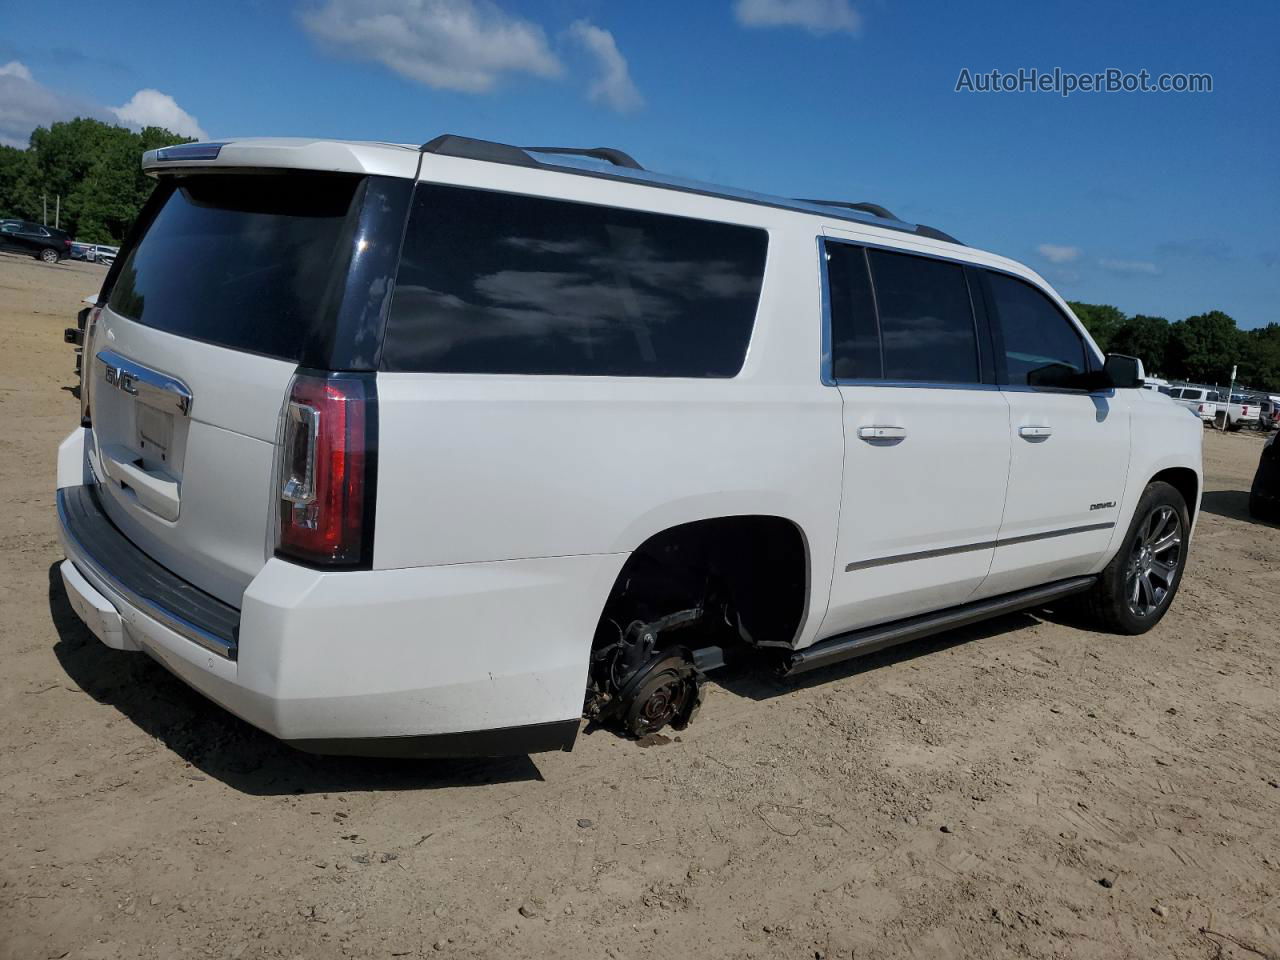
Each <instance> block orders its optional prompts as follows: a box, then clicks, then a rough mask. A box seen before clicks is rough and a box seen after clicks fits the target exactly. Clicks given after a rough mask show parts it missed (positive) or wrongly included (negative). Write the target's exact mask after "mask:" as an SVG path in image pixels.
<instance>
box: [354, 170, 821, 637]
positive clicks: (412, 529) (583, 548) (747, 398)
mask: <svg viewBox="0 0 1280 960" xmlns="http://www.w3.org/2000/svg"><path fill="white" fill-rule="evenodd" d="M475 166H485V165H475V164H472V165H470V167H471V168H474V167H475ZM460 169H462V170H465V169H466V168H465V167H464V168H460ZM511 176H512V177H513V178H514V179H517V180H520V181H521V183H519V184H513V187H512V188H514V187H515V186H524V185H525V184H524V183H523V181H524V180H525V179H527V178H534V179H535V180H536V178H537V176H543V177H545V176H547V174H545V173H542V172H540V171H524V170H514V171H513V172H512V174H511ZM560 180H561V181H565V180H567V181H569V182H568V183H567V184H564V183H557V184H556V186H557V189H558V190H559V195H561V196H569V197H570V198H571V199H572V198H573V197H572V196H571V194H572V193H573V192H575V191H577V192H581V193H582V194H584V196H582V197H580V198H579V199H593V197H592V196H590V195H591V194H592V193H593V192H599V191H600V190H601V189H602V186H601V184H600V183H598V182H597V181H593V180H590V179H589V178H577V177H575V178H560ZM490 187H491V188H492V184H490ZM524 192H535V191H534V190H533V189H526V190H525V191H524ZM654 193H655V192H654V191H648V190H644V189H643V188H635V187H629V186H624V185H619V184H612V185H609V186H608V192H607V197H608V199H609V202H611V203H614V204H616V205H627V201H628V200H629V199H630V200H632V201H633V202H634V205H635V206H637V207H644V208H646V209H654V210H663V212H669V213H675V214H678V215H683V216H701V217H703V218H704V219H711V220H722V221H724V222H747V221H743V220H742V219H740V218H741V216H742V214H741V211H742V209H743V208H742V207H741V205H734V204H725V203H724V202H723V201H717V200H714V199H711V198H703V197H694V196H685V195H681V194H676V193H672V192H670V191H666V192H664V193H663V194H661V195H660V196H659V197H657V198H656V199H655V197H654ZM601 199H603V196H602V197H601ZM663 203H666V204H670V206H669V207H666V208H664V207H663V206H662V204H663ZM735 213H736V214H737V218H735ZM770 220H772V221H773V222H767V221H770ZM750 222H751V223H752V224H753V225H759V226H764V227H765V228H766V229H768V230H769V233H770V242H769V251H768V259H767V266H766V272H765V281H764V285H763V288H762V291H761V300H760V306H759V310H758V313H757V318H756V324H755V328H754V331H753V335H752V339H751V343H750V346H749V349H748V353H747V358H746V362H745V364H744V366H743V368H742V370H741V372H740V373H739V374H738V376H736V377H734V378H730V379H690V378H661V379H660V378H616V377H547V376H528V377H523V376H498V375H458V374H448V375H440V374H412V373H382V374H379V376H378V396H379V411H380V412H379V432H380V450H379V467H378V501H377V520H376V532H375V541H374V542H375V547H374V566H375V567H376V568H379V569H384V568H398V567H411V566H427V565H437V564H456V563H473V562H477V561H489V560H505V559H517V558H531V557H554V556H571V555H580V554H621V553H626V552H629V551H632V550H634V549H635V548H636V547H638V546H639V545H640V544H641V543H643V542H644V541H645V540H646V539H648V538H649V537H651V536H653V535H654V534H656V533H659V532H661V531H662V530H665V529H667V528H669V527H672V526H675V525H677V524H681V523H688V522H691V521H695V520H702V519H707V518H711V517H721V516H733V515H746V514H765V515H772V516H780V517H783V518H785V519H788V520H791V521H792V522H794V523H795V524H796V525H797V526H798V527H799V528H800V530H801V532H802V534H803V536H804V538H805V541H806V548H807V553H808V563H809V571H808V573H809V603H808V614H807V616H806V621H805V626H804V627H803V628H802V630H801V632H800V635H799V636H798V637H797V638H795V641H796V642H797V643H798V644H800V645H803V644H804V643H807V642H808V641H809V640H810V639H812V634H813V633H814V632H815V631H816V628H817V625H818V623H819V622H820V621H821V618H822V615H823V613H825V611H826V604H827V598H828V595H829V591H830V583H831V564H832V557H833V553H834V549H835V532H836V526H837V517H838V512H839V508H840V492H841V475H842V469H843V435H842V427H841V407H840V398H839V394H838V392H837V391H835V390H834V389H831V388H828V387H824V386H822V384H821V380H820V358H821V350H822V343H821V325H820V304H819V283H818V268H817V263H816V257H815V256H814V249H815V248H814V235H815V231H814V230H813V228H812V226H811V225H808V224H806V223H804V222H803V221H801V220H800V218H796V217H788V216H787V215H785V214H781V213H780V214H777V215H776V216H772V215H771V212H769V211H765V212H763V214H762V215H761V216H760V218H759V219H758V220H753V221H750ZM606 592H607V591H606ZM598 600H599V603H600V605H601V606H603V603H604V600H605V595H604V594H601V596H600V597H599V598H598ZM788 639H791V638H788Z"/></svg>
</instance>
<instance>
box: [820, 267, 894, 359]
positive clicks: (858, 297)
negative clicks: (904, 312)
mask: <svg viewBox="0 0 1280 960" xmlns="http://www.w3.org/2000/svg"><path fill="white" fill-rule="evenodd" d="M826 260H827V294H828V297H829V298H830V304H831V372H832V373H833V374H834V375H835V377H836V379H837V380H849V379H853V378H855V377H864V378H865V377H870V378H873V379H879V378H880V376H881V375H882V373H881V365H880V331H879V329H878V327H877V326H876V302H875V298H874V297H873V296H872V295H871V275H870V274H869V273H868V272H867V254H866V251H865V250H864V249H863V248H862V247H855V246H853V245H852V244H848V243H828V244H827V245H826Z"/></svg>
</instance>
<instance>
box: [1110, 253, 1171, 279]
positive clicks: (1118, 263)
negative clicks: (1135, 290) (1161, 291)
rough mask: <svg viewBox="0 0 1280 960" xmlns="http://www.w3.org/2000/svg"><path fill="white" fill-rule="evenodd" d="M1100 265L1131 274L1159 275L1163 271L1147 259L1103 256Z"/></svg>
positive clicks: (1113, 271) (1115, 271)
mask: <svg viewBox="0 0 1280 960" xmlns="http://www.w3.org/2000/svg"><path fill="white" fill-rule="evenodd" d="M1098 266H1100V267H1101V268H1102V269H1103V270H1107V271H1109V272H1111V273H1124V274H1129V275H1130V276H1137V275H1142V276H1148V277H1158V276H1160V274H1161V272H1162V271H1161V270H1160V268H1159V267H1157V266H1156V265H1155V264H1154V263H1150V262H1148V261H1146V260H1113V259H1111V258H1110V257H1102V258H1101V259H1099V260H1098Z"/></svg>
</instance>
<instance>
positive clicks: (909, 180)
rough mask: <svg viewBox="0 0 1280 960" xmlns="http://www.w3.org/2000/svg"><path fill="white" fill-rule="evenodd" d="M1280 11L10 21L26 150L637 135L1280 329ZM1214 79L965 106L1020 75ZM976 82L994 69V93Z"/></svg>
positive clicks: (427, 8)
mask: <svg viewBox="0 0 1280 960" xmlns="http://www.w3.org/2000/svg"><path fill="white" fill-rule="evenodd" d="M1277 50H1280V4H1276V3H1274V2H1269V3H1263V2H1256V3H1255V2H1239V3H1232V4H1222V5H1214V4H1205V3H1203V2H1161V3H1132V4H1130V3H1115V2H1114V0H1110V2H1093V0H1073V2H1069V3H1068V2H1053V0H1048V2H1043V3H1034V4H1032V3H1026V2H991V3H983V4H980V5H974V4H956V3H942V2H936V3H935V2H919V3H902V2H894V0H866V2H862V0H698V2H691V0H683V2H677V0H670V2H668V0H644V2H632V0H613V2H608V0H540V2H535V0H525V2H516V0H219V2H218V3H189V4H187V3H180V2H179V3H174V2H173V0H166V2H163V3H160V2H151V0H115V2H111V3H102V2H100V0H99V2H88V0H64V2H62V3H60V4H58V5H56V7H49V6H48V5H47V4H45V5H41V4H29V3H16V2H6V3H3V4H0V142H2V143H10V144H17V145H24V144H25V140H26V137H27V135H28V134H29V131H30V129H31V128H32V127H34V126H35V125H36V124H48V123H50V122H53V121H56V120H61V119H67V118H68V117H71V116H77V115H81V116H98V117H101V118H103V119H106V120H109V121H111V122H116V123H122V124H125V125H131V126H135V127H136V126H140V125H145V124H150V123H157V124H160V125H164V126H168V127H169V128H170V129H172V130H174V131H175V132H179V133H184V134H188V135H192V136H197V137H201V138H206V137H207V138H212V139H225V138H230V137H237V136H317V137H335V138H343V139H357V140H362V139H370V140H389V141H395V142H407V143H421V142H425V141H426V140H429V139H431V138H432V137H434V136H436V135H437V134H440V133H455V134H462V135H466V136H474V137H481V138H484V139H489V140H499V141H503V142H507V143H515V144H532V145H539V146H546V145H555V144H571V145H576V146H583V145H585V146H599V145H605V146H613V147H618V148H621V149H623V150H625V151H627V152H628V153H630V154H632V155H633V156H635V157H636V158H637V159H638V160H639V161H640V162H641V163H642V164H644V165H645V166H646V167H648V168H650V169H654V170H660V171H663V172H667V173H674V174H678V175H681V176H685V177H691V178H694V179H699V180H708V181H713V182H719V183H724V184H729V185H732V186H737V187H745V188H748V189H752V190H757V191H761V192H767V193H775V194H781V195H785V196H803V197H822V198H829V199H843V200H855V201H858V200H870V201H874V202H876V203H880V204H882V205H884V206H886V207H888V208H889V209H890V210H892V211H893V212H894V213H895V214H897V215H898V216H899V217H901V218H902V219H904V220H907V221H910V222H924V223H928V224H931V225H933V226H935V227H938V228H939V229H942V230H945V231H946V232H948V233H950V234H952V235H954V236H956V237H958V238H960V239H961V240H962V241H964V242H965V243H968V244H970V245H972V246H975V247H980V248H982V249H986V250H991V251H994V252H996V253H1000V254H1003V255H1005V256H1008V257H1012V258H1013V259H1016V260H1020V261H1022V262H1024V263H1026V264H1028V265H1029V266H1031V267H1033V268H1034V269H1036V270H1038V271H1039V272H1040V273H1041V274H1043V275H1044V276H1045V277H1046V278H1047V279H1048V280H1049V281H1050V282H1051V283H1052V284H1053V285H1054V286H1055V287H1056V288H1057V289H1058V291H1059V292H1060V293H1062V295H1063V296H1065V297H1067V298H1068V299H1073V300H1084V301H1087V302H1091V303H1110V304H1114V305H1115V306H1118V307H1119V308H1120V309H1121V310H1123V311H1125V312H1126V313H1129V314H1135V313H1145V314H1152V315H1157V316H1164V317H1167V318H1168V319H1170V320H1178V319H1181V318H1183V317H1186V316H1189V315H1192V314H1196V313H1202V312H1204V311H1207V310H1211V309H1221V310H1225V311H1226V312H1227V313H1229V314H1231V315H1232V316H1234V317H1235V318H1236V320H1237V322H1238V323H1239V324H1240V326H1242V327H1246V328H1247V327H1255V326H1260V325H1263V324H1266V323H1269V322H1280V229H1278V228H1277V224H1280V123H1277V118H1278V117H1280V108H1277V102H1278V97H1277V94H1278V93H1280V53H1277ZM1020 68H1021V69H1024V70H1031V69H1033V68H1034V69H1037V70H1039V71H1041V72H1042V73H1051V72H1052V71H1053V70H1054V68H1059V69H1061V70H1062V71H1065V72H1068V73H1075V74H1092V73H1094V72H1098V71H1103V70H1106V69H1108V68H1117V69H1119V70H1121V71H1125V72H1132V73H1137V72H1138V71H1141V70H1146V71H1148V72H1149V74H1150V76H1151V78H1152V80H1153V81H1154V79H1155V78H1156V77H1157V76H1159V75H1160V74H1163V73H1169V74H1173V73H1196V74H1209V75H1210V76H1211V77H1212V91H1211V92H1200V93H1173V92H1168V93H1124V92H1115V93H1099V92H1081V91H1077V92H1075V93H1073V94H1071V95H1070V96H1067V97H1063V96H1061V95H1060V94H1059V93H1056V92H985V93H984V92H976V91H971V90H961V91H957V89H956V88H957V83H958V81H959V80H960V78H961V76H962V71H964V70H968V71H969V74H968V75H969V77H970V78H975V77H978V76H979V75H986V74H990V72H991V71H992V70H998V71H1000V72H1001V73H1005V74H1016V73H1017V71H1018V70H1019V69H1020ZM974 83H975V85H976V81H974Z"/></svg>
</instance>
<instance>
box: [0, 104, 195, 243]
mask: <svg viewBox="0 0 1280 960" xmlns="http://www.w3.org/2000/svg"><path fill="white" fill-rule="evenodd" d="M190 142H191V140H190V138H189V137H180V136H178V135H177V134H176V133H173V132H171V131H169V130H165V129H164V128H162V127H144V128H143V129H142V130H141V131H134V130H129V129H128V128H126V127H117V126H113V125H111V124H109V123H103V122H102V121H100V120H92V119H88V118H83V117H82V118H79V119H76V120H68V121H66V122H65V123H55V124H52V125H51V126H49V127H37V128H36V129H35V130H34V131H33V132H32V134H31V140H30V146H29V147H27V148H26V149H25V150H24V149H22V148H20V147H6V146H0V216H4V217H15V218H17V219H21V220H34V221H35V222H36V223H42V222H44V218H45V204H46V202H47V204H48V207H47V209H48V214H47V216H48V223H49V226H53V219H54V210H55V207H60V210H59V216H58V221H59V222H58V225H59V226H60V227H61V228H62V229H63V230H66V231H67V233H69V234H70V235H71V236H72V237H73V238H75V239H76V240H79V241H82V242H84V243H111V244H119V243H120V241H121V240H122V239H123V238H124V235H125V231H126V230H128V229H129V225H130V224H131V223H132V222H133V219H134V217H136V216H137V215H138V211H139V210H140V209H141V207H142V204H143V201H145V200H146V199H147V196H148V194H150V193H151V188H152V187H153V186H154V185H155V181H154V180H152V179H151V178H150V177H148V176H146V175H145V174H144V173H143V172H142V166H141V164H140V160H141V159H142V154H143V152H144V151H146V150H154V149H156V148H157V147H167V146H169V145H170V144H174V143H190ZM59 197H60V198H61V201H60V203H59V202H58V201H57V200H56V198H59Z"/></svg>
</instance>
